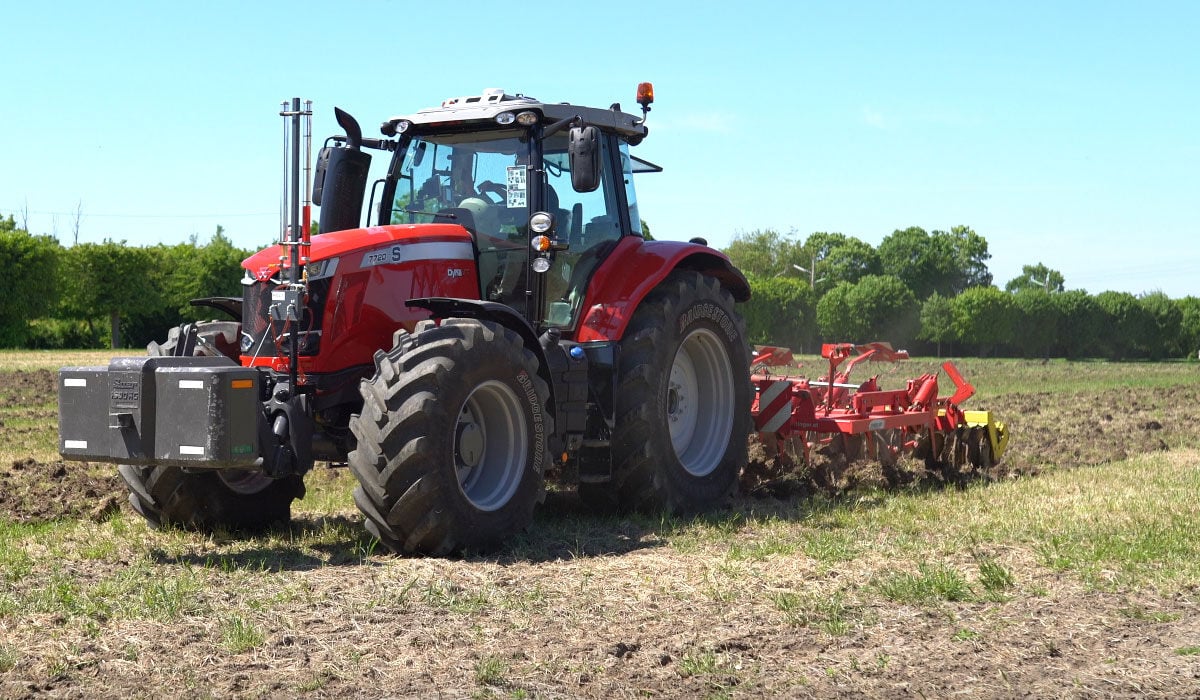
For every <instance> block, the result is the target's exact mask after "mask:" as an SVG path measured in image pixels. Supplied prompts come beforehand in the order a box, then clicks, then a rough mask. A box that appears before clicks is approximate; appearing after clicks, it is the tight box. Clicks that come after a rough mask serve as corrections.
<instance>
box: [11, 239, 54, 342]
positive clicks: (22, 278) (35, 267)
mask: <svg viewBox="0 0 1200 700" xmlns="http://www.w3.org/2000/svg"><path fill="white" fill-rule="evenodd" d="M61 254H62V247H61V246H59V244H58V241H57V240H55V239H54V238H52V237H50V236H31V235H30V234H29V233H28V232H27V231H23V230H21V229H18V228H17V227H16V223H15V222H14V221H13V218H12V216H11V215H10V216H9V217H8V218H7V219H4V218H2V217H0V269H3V270H4V273H3V274H2V275H0V347H10V348H15V347H22V346H23V345H24V343H25V340H26V338H27V337H28V334H29V321H30V320H32V319H35V318H38V317H40V316H42V315H43V314H45V313H46V312H48V311H50V310H51V309H53V308H54V303H55V299H56V296H57V293H58V288H57V287H58V285H57V281H58V278H59V275H58V265H59V260H60V259H61Z"/></svg>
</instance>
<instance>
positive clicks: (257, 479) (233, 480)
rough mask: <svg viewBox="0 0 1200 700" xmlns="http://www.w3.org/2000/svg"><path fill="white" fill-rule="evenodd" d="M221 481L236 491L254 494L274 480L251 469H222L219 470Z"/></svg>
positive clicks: (245, 494) (248, 494)
mask: <svg viewBox="0 0 1200 700" xmlns="http://www.w3.org/2000/svg"><path fill="white" fill-rule="evenodd" d="M217 476H218V477H220V479H221V483H223V484H225V487H226V488H228V489H229V490H230V491H233V492H234V493H240V494H242V495H243V496H252V495H254V494H256V493H258V492H260V491H262V490H263V489H265V488H267V487H268V486H270V485H271V482H272V481H274V479H272V478H271V477H269V476H267V475H266V474H264V473H263V472H260V471H254V470H251V469H221V470H219V471H218V472H217Z"/></svg>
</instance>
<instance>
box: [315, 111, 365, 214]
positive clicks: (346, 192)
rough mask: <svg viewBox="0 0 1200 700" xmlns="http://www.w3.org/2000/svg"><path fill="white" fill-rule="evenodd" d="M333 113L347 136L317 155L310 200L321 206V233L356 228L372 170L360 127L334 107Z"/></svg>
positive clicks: (346, 114) (350, 117) (343, 112)
mask: <svg viewBox="0 0 1200 700" xmlns="http://www.w3.org/2000/svg"><path fill="white" fill-rule="evenodd" d="M333 114H334V116H335V117H336V118H337V123H338V124H339V125H340V126H341V127H342V128H343V129H344V130H345V131H346V136H345V138H344V139H342V138H336V137H335V140H337V141H340V142H341V143H340V144H339V145H335V146H329V145H326V146H325V147H324V148H322V149H321V152H320V153H319V154H317V170H316V175H315V176H314V179H313V191H312V201H313V204H316V205H318V206H320V207H321V218H320V221H319V226H320V232H321V233H332V232H334V231H344V230H345V229H351V228H358V226H359V225H360V223H359V222H360V220H361V218H362V203H363V194H364V193H365V192H366V189H367V175H368V171H369V170H370V168H371V156H370V154H368V153H365V152H364V151H362V150H361V146H362V128H360V127H359V125H358V122H357V121H355V119H354V117H352V116H350V115H349V114H348V113H346V112H345V111H343V110H341V109H338V108H337V107H334V108H333ZM326 143H328V142H326Z"/></svg>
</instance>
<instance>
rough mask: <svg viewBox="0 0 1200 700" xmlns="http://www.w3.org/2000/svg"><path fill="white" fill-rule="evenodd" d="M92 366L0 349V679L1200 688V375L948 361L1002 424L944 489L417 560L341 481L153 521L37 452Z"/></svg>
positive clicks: (681, 688)
mask: <svg viewBox="0 0 1200 700" xmlns="http://www.w3.org/2000/svg"><path fill="white" fill-rule="evenodd" d="M105 361H106V359H104V358H103V357H102V356H100V355H98V354H92V355H75V356H50V355H41V354H35V353H13V354H4V355H0V696H3V697H25V696H41V695H46V696H52V697H55V696H57V697H161V696H164V695H166V696H181V697H231V696H232V697H259V696H263V697H296V696H308V697H329V696H337V697H340V696H349V697H408V696H421V697H428V696H436V695H441V696H445V697H514V698H515V697H594V698H610V697H644V696H649V697H681V696H682V697H759V696H783V697H830V696H855V697H864V696H865V697H894V696H905V695H912V696H926V697H946V696H951V695H960V694H961V695H970V696H982V697H1013V696H1029V697H1048V696H1065V697H1200V614H1198V611H1197V609H1196V606H1197V601H1198V599H1200V590H1198V588H1197V586H1198V585H1200V543H1198V542H1197V541H1196V538H1194V537H1193V532H1194V531H1195V529H1196V525H1197V522H1198V516H1200V498H1197V497H1196V494H1197V493H1198V492H1200V469H1198V468H1197V467H1198V466H1200V422H1198V421H1197V409H1196V407H1197V406H1200V366H1197V365H1195V364H1186V363H1159V364H1141V363H1139V364H1108V363H1092V362H1082V363H1067V362H1063V361H1051V362H1049V363H1042V362H1040V361H1008V360H998V361H980V360H965V361H962V362H960V363H959V366H960V369H961V370H962V371H963V373H964V374H965V375H966V376H967V378H968V379H970V380H972V381H973V382H974V383H975V384H976V385H977V386H978V387H979V390H980V392H979V394H978V395H977V397H976V398H975V399H972V401H971V402H970V403H969V404H968V407H977V408H989V409H991V410H993V411H995V412H997V413H998V414H999V415H1000V416H1001V418H1002V419H1003V420H1005V421H1006V422H1007V423H1008V425H1009V427H1010V430H1011V432H1012V440H1011V443H1010V448H1009V452H1008V454H1006V455H1005V459H1004V461H1003V463H1002V464H1001V465H1000V468H999V469H997V470H995V472H994V473H993V474H991V475H989V476H988V477H987V478H976V479H973V480H971V481H970V482H969V483H968V484H967V485H966V486H965V487H962V488H946V487H943V486H939V485H938V484H937V482H936V480H927V479H923V478H922V469H920V468H919V467H918V466H917V465H915V464H910V465H907V467H908V468H909V469H910V470H911V472H912V474H913V476H914V478H913V479H912V480H911V482H910V483H909V484H908V485H907V486H905V487H903V488H900V489H898V490H893V491H888V490H886V489H884V488H882V484H883V482H882V480H881V479H879V478H876V473H875V470H873V469H872V468H869V467H866V466H860V467H858V468H857V469H856V470H855V471H854V472H853V474H852V475H851V476H852V477H853V478H852V479H851V480H850V481H849V482H845V483H842V484H840V485H839V488H838V489H836V490H831V491H816V492H813V491H811V490H810V489H791V490H788V489H782V490H780V489H776V490H774V491H773V493H774V494H775V495H765V492H762V493H759V494H757V495H745V496H741V497H739V498H738V499H737V500H736V501H735V502H734V503H732V504H731V505H730V506H729V507H728V508H726V509H723V510H720V511H718V512H714V513H712V514H709V515H707V516H704V517H701V518H688V519H673V518H664V517H649V516H595V515H590V514H588V513H586V512H584V511H583V510H582V509H581V508H580V507H579V505H578V503H577V502H576V501H575V499H574V497H573V494H572V493H571V492H570V491H555V492H552V493H551V494H550V495H549V497H548V499H547V502H546V505H545V507H544V508H542V510H541V511H540V513H539V515H538V517H537V519H536V520H535V522H534V525H533V527H532V528H531V529H530V531H529V532H528V533H526V534H524V535H523V536H521V537H519V538H516V539H515V540H514V541H513V542H512V543H511V544H510V545H509V546H508V547H506V548H504V549H502V550H501V551H499V552H495V553H492V554H490V555H488V556H470V557H466V558H449V559H421V558H401V557H395V556H392V555H388V554H385V553H383V552H381V551H379V550H378V548H377V547H376V546H375V543H374V542H373V541H372V540H371V539H370V538H369V537H368V536H367V535H366V534H365V533H364V531H363V530H362V527H361V519H360V517H359V515H358V513H357V511H356V510H355V508H354V506H353V504H352V502H351V500H350V498H349V493H350V491H351V488H352V486H353V483H352V478H351V477H350V475H349V474H347V473H345V472H344V471H341V470H327V469H318V470H317V471H316V472H314V473H313V474H311V475H309V477H307V479H306V482H307V485H308V495H307V496H306V498H305V499H304V500H302V501H298V502H297V503H296V505H295V507H294V508H293V521H292V523H291V525H290V526H289V527H286V528H279V529H277V530H275V531H272V532H270V533H268V534H266V535H264V536H261V537H256V538H248V539H246V538H233V537H229V536H211V537H206V536H202V535H197V534H194V533H184V532H176V531H165V532H164V531H154V530H150V529H148V528H147V527H146V526H145V524H144V523H143V522H142V521H141V520H140V518H138V517H137V516H136V515H135V514H133V513H132V511H131V509H129V507H128V506H127V503H126V501H125V495H124V494H125V492H124V486H123V484H122V483H121V482H120V480H119V478H118V477H117V475H116V469H115V467H113V466H111V465H102V464H91V465H83V464H78V463H63V462H61V461H60V460H59V459H58V457H57V455H56V454H55V435H56V418H57V412H56V411H57V409H56V406H55V397H54V376H55V375H54V373H53V371H52V368H55V367H57V366H59V365H62V364H103V363H104V362H105ZM936 365H937V363H936V362H935V361H933V360H926V359H918V360H913V361H910V362H908V363H906V364H902V365H900V366H899V367H898V368H891V367H886V366H884V367H879V366H876V367H872V368H870V369H869V370H868V371H871V372H873V371H879V372H880V373H881V384H883V385H884V386H885V387H889V386H896V385H897V384H898V382H900V381H902V379H903V378H904V377H907V376H910V375H914V376H915V375H918V374H921V373H923V372H926V371H930V370H932V369H933V368H934V367H936ZM807 366H808V367H812V368H816V367H820V366H821V365H820V363H819V361H818V360H817V359H816V358H809V361H808V363H807ZM814 373H815V372H814ZM865 376H866V372H863V373H862V376H861V377H860V378H864V377H865Z"/></svg>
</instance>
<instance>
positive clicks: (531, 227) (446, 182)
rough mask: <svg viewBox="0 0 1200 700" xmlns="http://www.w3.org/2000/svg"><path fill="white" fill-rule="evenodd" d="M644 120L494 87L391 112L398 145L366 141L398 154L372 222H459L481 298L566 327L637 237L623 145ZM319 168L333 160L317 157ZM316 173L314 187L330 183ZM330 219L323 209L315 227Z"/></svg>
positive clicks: (379, 187) (631, 161) (374, 200)
mask: <svg viewBox="0 0 1200 700" xmlns="http://www.w3.org/2000/svg"><path fill="white" fill-rule="evenodd" d="M646 94H647V97H644V98H643V97H641V96H639V101H644V107H645V108H646V109H648V106H649V103H650V100H651V99H652V98H650V97H648V95H649V92H647V93H646ZM639 95H641V93H639ZM644 121H645V120H644V116H643V117H635V116H633V115H630V114H626V113H623V112H621V111H620V107H619V105H613V107H612V108H611V109H609V110H601V109H594V108H588V107H579V106H575V105H569V104H547V103H542V102H539V101H538V100H535V99H533V98H530V97H526V96H523V95H510V94H507V93H505V92H504V91H503V90H499V89H489V90H485V91H484V92H483V94H481V95H478V96H468V97H458V98H451V99H448V100H445V101H444V102H443V103H442V104H441V106H439V107H436V108H432V109H425V110H421V111H419V112H417V113H415V114H410V115H403V116H398V117H395V118H393V119H390V120H388V121H386V122H384V124H383V126H382V132H383V134H384V135H385V136H394V137H398V139H397V140H396V141H392V140H390V139H389V140H386V141H381V140H369V139H368V140H362V142H363V145H367V146H378V147H384V148H387V149H389V150H393V151H394V153H393V155H392V161H391V163H390V166H389V167H388V169H387V173H386V175H385V176H384V177H383V178H382V179H380V180H379V181H377V182H375V183H374V185H373V186H372V189H371V198H370V203H371V209H370V211H371V212H372V214H371V215H372V216H374V217H376V220H375V221H373V222H371V223H373V224H376V225H389V224H421V223H456V224H459V225H461V226H462V227H463V228H465V229H467V230H468V231H469V232H470V233H471V235H472V239H473V242H474V247H475V251H474V252H475V256H476V267H477V270H478V283H479V298H480V299H482V300H485V301H493V302H499V303H502V304H504V305H506V306H509V307H512V308H513V309H515V310H517V311H518V312H519V313H520V314H521V315H523V316H524V317H525V318H526V320H527V321H529V322H530V324H531V325H533V326H535V327H540V328H548V327H557V328H560V329H562V330H564V331H568V332H569V331H570V329H572V328H574V327H575V326H576V325H577V323H578V321H579V318H580V311H581V308H580V307H581V305H582V303H583V298H584V290H585V289H586V287H587V284H588V280H589V279H590V277H591V275H592V272H593V271H594V270H595V269H596V267H597V266H598V265H599V263H600V262H602V261H603V260H604V258H605V257H606V256H607V255H608V253H609V252H611V251H612V249H613V248H614V247H615V246H616V244H617V242H618V241H619V240H620V239H621V238H622V237H625V236H630V235H637V236H640V235H641V220H640V218H639V216H638V210H637V197H636V195H635V192H634V186H633V172H634V166H635V163H643V161H639V160H637V159H635V158H633V157H632V156H631V155H630V154H629V147H630V145H636V144H637V143H640V142H641V140H642V139H643V138H645V135H646V133H647V130H646V127H645V126H644V124H643V122H644ZM343 125H344V126H345V124H343ZM350 131H352V129H348V132H350ZM385 144H386V145H385ZM350 147H351V144H350V143H347V144H346V145H345V146H343V147H341V148H338V149H334V150H342V151H344V150H348V149H349V148H350ZM329 150H330V149H326V151H327V152H328V151H329ZM337 155H341V154H337ZM322 164H323V165H324V167H327V168H328V167H333V165H334V164H333V161H331V160H330V159H329V157H328V155H327V154H324V153H323V155H322ZM645 166H648V167H643V168H642V170H647V171H654V170H658V168H657V167H656V166H651V165H649V164H645ZM318 168H319V170H318V182H321V181H324V182H337V181H338V178H337V177H330V174H329V173H324V172H322V171H321V168H322V165H319V166H318ZM363 176H364V177H365V171H364V173H363ZM361 189H362V188H361V187H360V191H361ZM326 196H327V198H328V193H326ZM335 201H337V200H335ZM356 217H357V214H356V215H355V218H356ZM338 220H343V221H345V219H344V218H342V217H341V216H340V214H339V213H338V212H336V211H331V212H329V213H328V215H327V213H326V211H325V208H324V207H323V208H322V217H321V230H322V231H323V232H325V231H331V230H336V229H337V228H339V226H338V225H337V224H336V222H337V221H338ZM351 220H352V219H351ZM327 221H330V222H334V223H331V224H327V223H326V222H327ZM348 224H349V221H347V225H348Z"/></svg>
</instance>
